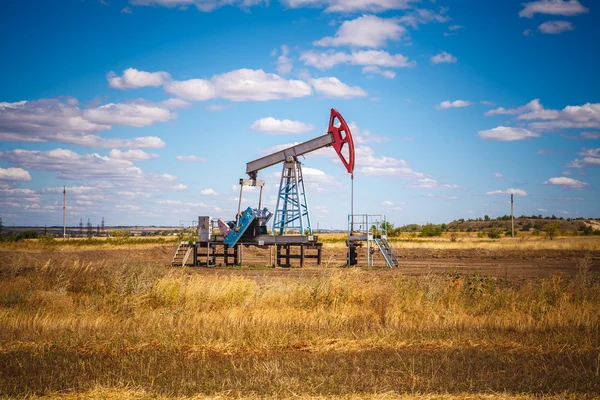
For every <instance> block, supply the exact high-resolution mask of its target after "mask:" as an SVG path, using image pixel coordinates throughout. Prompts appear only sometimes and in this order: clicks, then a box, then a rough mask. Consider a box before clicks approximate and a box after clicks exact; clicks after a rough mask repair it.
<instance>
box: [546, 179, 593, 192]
mask: <svg viewBox="0 0 600 400" xmlns="http://www.w3.org/2000/svg"><path fill="white" fill-rule="evenodd" d="M544 185H553V186H559V187H565V188H569V189H583V188H585V187H587V186H589V183H585V182H581V181H578V180H577V179H573V178H567V177H565V176H561V177H555V178H550V179H548V180H547V181H545V182H544Z"/></svg>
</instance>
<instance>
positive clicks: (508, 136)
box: [477, 126, 540, 141]
mask: <svg viewBox="0 0 600 400" xmlns="http://www.w3.org/2000/svg"><path fill="white" fill-rule="evenodd" d="M477 134H478V135H479V136H480V137H481V138H482V139H487V140H499V141H513V140H523V139H527V138H530V137H539V136H540V135H539V134H538V133H535V132H531V131H529V130H527V129H524V128H511V127H508V126H499V127H497V128H494V129H488V130H484V131H479V132H477Z"/></svg>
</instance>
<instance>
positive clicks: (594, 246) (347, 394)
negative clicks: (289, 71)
mask: <svg viewBox="0 0 600 400" xmlns="http://www.w3.org/2000/svg"><path fill="white" fill-rule="evenodd" d="M442 239H443V240H428V241H421V240H417V241H406V242H399V244H400V246H407V247H408V246H417V247H418V246H421V247H424V249H423V251H425V250H427V251H428V252H431V251H434V252H435V251H437V247H436V246H446V247H444V248H443V249H444V251H447V252H449V253H452V252H453V251H454V250H453V249H455V247H454V246H463V248H462V249H463V250H465V249H467V250H468V249H476V248H479V247H480V246H491V247H490V249H492V250H494V249H498V250H501V249H508V250H506V251H510V252H513V253H515V254H519V251H520V250H519V247H518V246H531V244H530V243H533V244H535V246H532V247H528V248H527V249H528V251H529V252H530V253H531V252H534V253H535V254H538V255H539V256H540V257H544V254H546V253H547V252H549V251H553V249H561V250H569V251H570V252H571V253H572V254H574V256H572V257H571V258H569V259H565V260H564V263H565V264H569V265H568V267H569V268H570V269H568V271H569V273H567V274H565V275H564V276H558V275H554V276H550V277H544V278H533V279H518V280H517V279H503V278H502V277H494V276H487V275H485V274H478V273H465V272H460V271H456V270H452V269H451V268H447V269H446V270H445V271H444V272H441V273H429V272H428V271H427V270H423V273H421V274H420V275H417V276H408V275H405V274H402V271H399V272H398V273H393V274H392V273H390V272H389V271H388V270H387V269H381V270H378V269H374V270H373V269H371V270H362V269H360V268H352V269H345V268H331V267H326V266H323V267H322V268H312V269H307V270H306V271H304V270H288V271H281V270H271V269H259V270H253V271H251V272H252V274H249V273H246V272H248V271H247V270H244V269H241V270H233V271H231V270H229V272H228V273H227V274H220V273H219V271H222V270H221V269H214V270H207V269H200V268H172V267H169V266H168V262H165V260H169V257H170V253H169V252H170V251H171V247H168V246H172V245H169V244H152V243H144V242H140V243H139V244H121V245H118V246H129V248H133V247H134V248H135V249H136V251H137V252H138V253H139V255H138V256H137V258H130V257H127V258H125V257H124V256H123V254H124V253H123V252H121V250H118V249H117V250H114V249H110V248H109V247H107V246H110V245H108V244H89V248H86V247H83V248H82V247H79V246H78V247H77V248H76V249H77V252H75V253H73V249H74V248H73V247H70V246H72V245H70V244H68V243H66V244H61V245H56V244H52V245H45V244H40V246H41V250H40V247H37V248H36V247H35V245H34V244H32V243H23V244H21V246H22V248H19V247H18V245H13V244H11V245H10V246H15V247H3V248H2V250H3V251H4V253H3V254H4V255H3V258H2V260H3V262H2V263H1V264H0V327H2V328H1V329H0V395H1V396H4V397H15V398H22V397H27V396H29V397H33V398H38V397H41V398H45V399H46V398H98V399H100V398H102V399H103V398H126V399H148V398H165V399H169V398H204V397H205V396H209V397H214V396H219V397H250V398H259V397H282V398H283V397H304V398H306V397H315V398H348V399H349V398H379V399H391V398H401V399H413V398H428V399H434V398H435V399H450V398H485V399H503V398H511V399H512V398H519V399H529V398H538V397H539V396H547V397H551V398H557V399H558V398H585V397H587V398H595V397H597V396H599V395H600V280H599V276H598V272H597V262H598V259H599V258H600V254H599V250H598V249H599V246H598V243H599V241H598V238H583V237H582V238H580V237H568V238H558V239H556V240H552V241H550V240H538V239H536V238H531V239H529V240H525V241H521V242H519V239H518V238H517V239H514V240H513V239H509V238H503V239H502V240H500V241H494V242H492V241H490V242H489V243H488V241H482V239H478V238H460V239H462V240H461V241H457V242H450V240H449V238H442ZM44 246H51V247H44ZM153 246H154V247H153ZM156 246H163V247H165V246H167V247H166V250H168V251H166V250H163V248H162V247H158V248H157V247H156ZM337 246H338V244H336V243H331V244H326V248H331V249H332V250H333V251H335V248H336V247H337ZM515 246H517V247H516V248H515ZM555 246H558V247H555ZM82 249H83V250H84V251H83V252H82V251H81V250H82ZM407 251H408V249H407ZM411 251H417V250H415V249H414V248H413V249H411ZM494 251H495V250H494ZM85 252H87V253H89V254H99V255H100V256H99V257H98V258H91V257H89V258H83V257H82V258H76V259H73V258H72V254H76V255H77V257H79V256H80V255H81V254H83V253H85ZM163 252H164V253H165V254H164V257H163V258H164V260H163V259H160V257H158V256H157V255H160V254H163ZM13 253H14V254H13ZM34 253H35V254H34ZM167 253H169V254H167ZM571 253H569V254H571ZM427 254H429V253H427ZM440 254H446V253H440ZM511 254H512V253H511ZM559 254H563V253H559ZM13 255H15V256H14V257H13ZM49 255H51V257H50V256H49ZM27 257H29V258H27ZM61 260H64V261H61ZM277 271H279V273H277V274H275V273H274V272H277ZM282 272H283V273H282Z"/></svg>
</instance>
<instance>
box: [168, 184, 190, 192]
mask: <svg viewBox="0 0 600 400" xmlns="http://www.w3.org/2000/svg"><path fill="white" fill-rule="evenodd" d="M187 189H188V187H187V185H184V184H183V183H178V184H177V185H175V186H171V190H174V191H176V192H183V191H184V190H187Z"/></svg>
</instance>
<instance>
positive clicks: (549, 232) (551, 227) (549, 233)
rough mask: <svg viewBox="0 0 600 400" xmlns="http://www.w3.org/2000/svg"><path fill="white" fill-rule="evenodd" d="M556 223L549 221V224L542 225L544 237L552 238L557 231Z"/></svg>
mask: <svg viewBox="0 0 600 400" xmlns="http://www.w3.org/2000/svg"><path fill="white" fill-rule="evenodd" d="M558 229H559V226H558V223H556V222H551V223H549V224H546V225H544V232H546V237H549V238H550V240H552V239H554V237H555V236H556V234H557V233H558Z"/></svg>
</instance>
